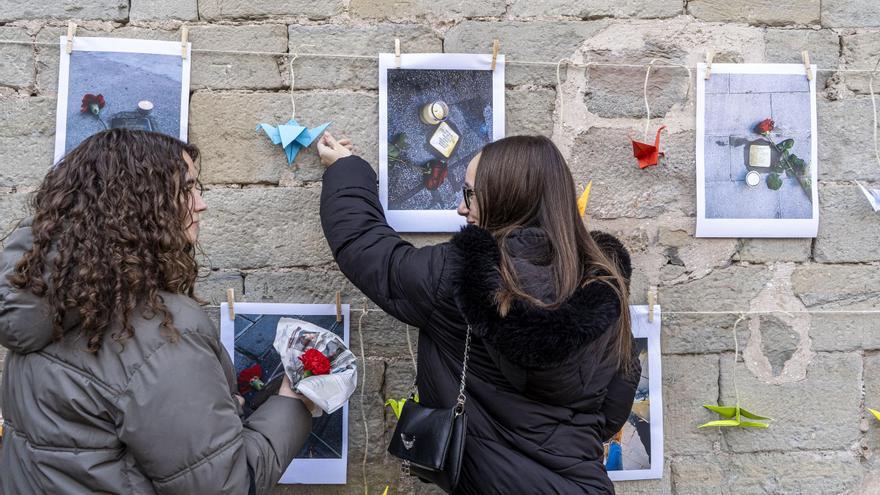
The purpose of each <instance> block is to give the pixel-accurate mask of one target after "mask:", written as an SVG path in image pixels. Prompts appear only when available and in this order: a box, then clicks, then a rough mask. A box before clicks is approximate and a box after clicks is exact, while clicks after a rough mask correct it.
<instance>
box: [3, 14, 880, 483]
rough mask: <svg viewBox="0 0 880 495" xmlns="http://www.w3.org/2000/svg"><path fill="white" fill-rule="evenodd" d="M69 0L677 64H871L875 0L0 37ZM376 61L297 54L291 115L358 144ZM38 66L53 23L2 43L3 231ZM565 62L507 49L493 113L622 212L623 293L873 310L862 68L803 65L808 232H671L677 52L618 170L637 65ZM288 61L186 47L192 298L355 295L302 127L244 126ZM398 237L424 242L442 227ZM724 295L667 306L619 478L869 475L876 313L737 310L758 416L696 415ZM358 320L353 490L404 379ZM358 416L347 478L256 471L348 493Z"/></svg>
mask: <svg viewBox="0 0 880 495" xmlns="http://www.w3.org/2000/svg"><path fill="white" fill-rule="evenodd" d="M69 18H73V19H76V20H78V21H79V23H80V30H79V34H80V35H82V36H109V37H125V38H148V39H167V40H176V39H179V31H178V28H179V26H180V25H181V22H186V23H187V24H188V25H189V26H190V33H191V34H190V39H191V40H192V42H193V46H194V47H195V48H210V49H219V50H223V49H228V50H265V51H273V52H279V51H280V52H284V51H288V50H289V51H301V52H306V51H317V52H326V53H354V54H363V55H374V54H376V53H377V52H382V51H390V50H391V49H392V47H393V40H394V38H395V37H396V38H400V39H401V43H402V47H403V50H404V51H410V52H413V51H419V52H440V51H446V52H483V53H485V52H487V51H489V50H490V47H491V42H492V39H493V38H498V39H500V40H501V47H502V51H503V52H504V53H506V54H507V55H508V56H509V57H510V58H511V59H513V60H514V61H515V60H524V59H526V60H546V61H555V60H557V59H560V58H563V57H564V58H570V59H573V60H578V61H585V60H592V61H614V62H628V63H636V64H642V63H647V62H648V61H650V60H651V59H654V58H657V59H658V60H659V61H661V62H663V61H666V62H672V63H681V64H688V65H693V64H695V63H697V62H700V61H702V58H703V54H704V52H705V50H706V49H707V48H709V47H712V48H714V49H715V51H716V52H717V55H716V58H715V60H716V61H719V62H799V61H800V51H801V50H803V49H808V50H809V51H810V53H811V55H812V60H813V62H814V63H816V64H818V65H819V66H820V67H821V68H841V69H842V68H870V67H873V66H874V63H875V62H876V60H877V58H878V57H880V2H876V1H874V0H821V1H820V0H780V1H777V2H766V1H758V0H743V1H730V0H689V1H687V0H685V1H682V0H488V1H484V2H474V1H470V2H465V1H461V0H436V1H432V2H429V1H427V0H401V1H390V0H273V1H264V2H259V1H252V0H251V1H244V0H201V1H197V0H175V1H171V0H130V1H126V0H70V1H63V2H62V1H58V0H55V1H51V0H50V1H47V2H22V1H19V0H0V40H24V41H39V42H54V41H56V40H57V39H58V36H59V35H60V34H63V33H64V32H65V31H66V27H65V26H66V21H67V19H69ZM306 44H311V45H314V47H304V45H306ZM301 47H302V48H301ZM376 67H377V64H376V63H375V62H374V61H370V60H344V59H326V60H319V59H313V58H304V57H301V58H300V59H299V60H297V62H296V86H297V91H296V98H297V117H298V118H300V119H301V121H303V122H307V123H311V124H316V123H319V122H323V121H325V120H332V121H333V130H334V132H335V133H336V134H344V135H347V136H349V137H351V138H352V139H354V141H355V143H356V146H357V149H358V151H359V152H360V153H361V154H362V155H363V156H364V157H366V158H367V159H368V160H370V161H372V162H376V160H377V156H378V136H377V121H378V113H377V102H378V93H377V88H376V86H377V70H376ZM57 73H58V48H57V47H55V46H38V47H30V46H17V45H0V157H2V160H0V163H2V164H0V226H2V227H3V229H4V231H5V229H8V228H9V227H10V226H11V225H12V224H13V222H14V221H15V220H16V219H18V218H20V217H22V216H23V215H24V214H25V209H24V208H25V206H24V205H25V199H26V196H27V194H28V192H30V191H33V190H34V188H35V187H36V186H37V185H38V183H39V181H40V179H41V178H42V176H43V175H44V173H45V171H46V169H47V167H48V166H49V165H50V164H51V161H52V150H53V140H54V137H53V133H54V121H55V120H54V115H55V97H56V86H57ZM562 75H563V81H564V82H563V84H562V86H561V87H560V88H557V87H556V73H555V69H554V68H553V67H535V66H522V65H511V66H509V67H508V69H507V90H506V91H507V95H506V101H507V124H508V127H507V128H508V133H509V134H521V133H541V134H546V135H550V136H552V137H553V138H554V139H555V140H556V142H557V143H558V144H559V145H560V147H561V148H562V149H563V151H564V152H565V154H566V156H567V157H568V159H569V161H570V162H569V163H570V165H571V168H572V170H573V172H574V175H575V178H576V180H577V181H578V182H580V183H586V181H587V180H589V179H593V181H594V187H593V197H592V201H591V204H590V208H589V210H590V218H589V222H590V224H591V228H600V229H604V230H608V231H611V232H614V233H616V234H618V235H620V236H621V238H622V239H623V240H624V242H625V243H626V245H627V247H628V248H629V249H630V250H631V252H632V254H633V259H634V264H635V276H634V280H633V297H632V299H633V302H634V303H644V302H645V299H646V297H645V294H646V290H647V288H648V287H649V286H651V285H657V286H659V298H660V302H661V303H662V305H663V309H664V310H667V311H675V310H678V311H695V310H706V309H708V310H719V311H725V310H730V311H734V312H735V311H742V310H748V309H752V310H755V309H761V308H764V309H766V308H768V307H782V308H786V309H791V310H800V311H802V310H877V309H878V308H880V250H878V248H877V241H878V238H880V223H878V217H877V215H876V214H874V213H873V212H872V211H871V210H870V208H869V207H868V205H867V204H866V201H865V200H864V199H863V198H862V196H861V193H860V192H859V191H858V189H857V188H856V186H855V184H854V183H853V180H854V179H859V180H863V181H867V182H872V181H873V182H877V181H880V166H878V164H877V163H876V161H875V158H874V153H873V150H872V144H871V126H870V125H871V101H870V98H869V96H868V94H867V91H868V79H867V77H866V76H865V75H864V74H854V73H843V72H837V73H821V74H820V76H819V81H818V82H819V84H818V88H819V90H818V115H819V178H820V181H819V198H820V218H821V220H820V232H819V236H818V237H817V238H816V239H815V240H810V239H794V240H768V239H695V238H694V237H693V232H694V215H695V201H696V197H695V172H694V169H695V165H694V136H695V123H694V91H693V88H690V90H689V87H688V81H687V78H686V76H685V74H684V71H683V70H682V69H656V70H654V71H653V75H652V78H651V84H650V86H649V90H650V97H651V103H652V116H653V118H654V119H655V123H657V122H663V123H665V124H666V125H668V127H669V131H670V132H669V136H668V140H667V143H668V147H667V151H668V162H667V164H666V165H665V166H662V167H655V168H651V169H648V170H645V171H641V170H638V169H637V168H636V166H635V163H634V160H633V159H632V157H631V154H630V153H631V152H630V147H629V141H628V139H627V137H628V135H629V134H631V133H640V132H641V129H642V126H643V118H644V112H645V111H644V107H643V102H642V84H643V77H644V69H642V68H609V67H600V68H592V69H590V70H589V72H587V71H584V70H582V69H569V70H563V71H562ZM288 84H289V76H288V73H287V70H286V66H285V59H283V58H274V57H271V56H243V55H225V54H198V53H196V54H194V56H193V67H192V92H191V102H190V103H191V106H190V136H191V139H192V141H194V142H195V143H197V144H198V145H199V146H200V147H201V149H202V152H203V154H204V157H203V158H204V160H203V164H204V170H203V174H202V177H203V179H204V181H205V182H206V183H207V184H208V185H209V187H210V192H208V193H207V195H206V200H207V202H208V204H209V207H210V209H209V211H208V214H207V215H206V218H205V220H204V227H203V232H202V243H203V246H204V249H205V251H206V252H207V254H208V256H209V260H206V264H207V265H208V266H209V267H210V269H211V270H210V276H209V277H208V278H207V279H206V280H205V281H204V282H203V283H202V285H201V286H200V287H199V292H200V294H201V295H202V297H204V298H206V299H208V300H209V301H211V303H212V304H216V303H217V302H219V300H220V299H221V298H222V297H223V294H224V291H225V288H227V287H233V288H235V290H236V294H238V295H240V298H241V300H246V301H274V302H303V303H327V302H331V301H332V300H333V295H334V293H335V291H337V290H341V291H342V292H343V298H344V300H345V302H349V303H351V304H352V305H354V306H360V305H361V304H362V297H363V296H362V295H361V294H360V293H358V291H357V290H356V289H355V288H353V287H352V286H351V285H350V284H349V283H348V282H347V281H346V280H345V279H344V277H342V276H341V275H340V273H339V272H338V271H337V270H336V268H335V266H334V264H333V261H332V259H331V257H330V253H329V251H328V249H327V246H326V243H325V241H324V239H323V237H322V235H321V231H320V227H319V224H318V200H319V193H320V188H321V184H320V182H319V181H320V178H321V173H322V168H321V167H320V165H319V164H318V161H317V158H316V156H315V153H314V151H313V150H310V151H308V152H306V153H305V156H302V157H301V158H300V159H299V160H298V166H296V167H294V168H289V167H288V166H287V165H286V162H285V160H284V158H283V155H282V154H281V153H280V151H279V150H278V149H277V148H276V147H274V146H272V145H271V144H270V143H269V142H268V141H267V140H266V139H265V137H264V136H262V135H260V134H258V133H256V132H254V126H255V124H256V123H257V122H274V121H279V120H282V119H285V118H286V117H287V116H288V115H289V112H290V106H289V105H290V104H289V99H288V94H287V88H288ZM561 100H564V109H565V112H564V115H560V108H561V106H560V103H561ZM411 239H412V240H413V241H414V242H416V243H417V244H428V243H435V242H440V241H443V240H444V239H445V237H443V236H430V235H417V236H411ZM209 311H210V312H211V313H212V314H214V315H215V317H216V316H217V315H216V313H217V312H218V311H217V310H216V309H213V308H212V309H209ZM355 316H357V313H355ZM736 319H737V315H736V314H730V315H704V316H697V315H667V316H666V317H664V321H663V354H664V359H663V374H664V380H663V381H664V391H663V393H664V403H665V416H666V417H665V427H666V435H665V447H666V459H665V475H664V478H663V479H662V480H657V481H644V482H627V483H618V491H619V493H622V494H648V493H650V494H658V493H659V494H663V493H669V494H673V493H674V494H713V495H714V494H717V493H722V494H733V493H738V494H764V493H768V494H769V493H773V494H781V493H785V494H835V493H854V494H868V493H878V491H877V490H878V486H880V476H878V472H880V456H878V454H880V423H877V422H876V421H874V420H873V419H870V418H869V416H868V415H867V414H866V412H865V406H872V407H875V408H880V323H878V322H880V319H878V318H877V317H876V315H858V314H822V315H819V314H816V315H812V316H804V315H800V314H799V315H791V316H785V315H780V316H779V317H760V318H758V317H753V318H747V319H746V320H744V321H743V322H741V323H740V324H739V326H738V327H737V328H738V334H739V338H740V342H741V344H742V348H743V355H744V361H741V362H740V363H739V365H738V366H737V380H738V385H739V389H740V393H741V395H742V398H743V401H744V404H748V405H749V406H752V407H754V409H756V410H757V411H759V412H760V413H764V414H767V415H769V416H772V417H773V418H775V421H774V422H773V426H771V428H770V429H769V430H766V431H746V430H726V431H719V430H717V429H707V430H698V429H697V428H696V427H697V425H699V424H700V423H703V422H705V421H708V420H710V419H712V415H711V414H709V413H708V412H707V411H705V410H703V409H702V408H701V407H700V406H701V405H702V404H704V403H716V402H718V401H722V402H724V401H730V400H731V397H732V394H733V366H732V363H733V339H732V333H731V332H732V328H733V325H734V322H735V320H736ZM416 333H417V332H413V334H414V337H415V336H416ZM363 336H364V345H365V347H366V349H365V351H366V354H367V356H368V358H367V363H366V369H367V372H368V379H367V385H366V390H365V391H364V392H365V396H364V399H365V400H364V404H365V413H366V417H367V421H368V425H369V431H370V438H369V449H368V451H367V452H366V455H367V459H368V467H367V470H366V473H367V474H366V476H367V480H368V483H369V488H370V493H381V492H382V490H383V489H384V487H385V485H386V484H388V483H390V484H391V485H392V490H391V493H399V491H398V489H397V488H398V486H399V481H398V474H397V473H398V469H397V465H396V463H395V462H394V461H393V460H392V459H390V458H389V457H388V456H387V455H386V454H385V443H386V441H387V439H388V436H389V434H390V432H391V430H392V429H393V419H389V416H392V418H393V415H390V412H389V411H386V410H384V409H383V407H382V403H383V401H384V400H385V398H388V397H400V396H401V395H402V394H403V393H404V390H405V388H406V385H407V384H408V383H409V382H410V380H411V376H412V364H411V362H410V357H409V353H408V351H407V345H406V337H405V332H404V325H403V324H402V323H400V322H397V321H395V320H394V319H392V318H391V317H388V316H386V315H383V314H381V313H378V312H376V313H370V314H369V315H368V316H366V317H365V318H364V320H363ZM352 341H353V343H354V347H355V349H356V350H358V351H359V350H360V349H359V347H358V345H357V339H356V338H354V339H352ZM0 356H2V353H0ZM0 360H2V357H0ZM361 414H362V410H361V406H360V401H359V399H358V396H357V395H356V396H355V398H354V400H352V402H351V414H350V417H351V419H350V442H351V450H350V462H349V468H350V469H349V480H350V482H349V484H348V485H347V486H344V487H308V488H302V487H299V488H298V487H287V488H279V489H278V490H277V493H291V494H292V493H297V494H303V493H309V494H320V495H325V494H331V493H352V494H356V493H363V485H362V482H363V479H362V475H361V460H362V458H363V456H364V445H365V437H364V429H363V425H362V422H361ZM414 490H415V492H418V493H434V491H433V490H431V489H426V488H424V487H418V486H417V487H416V488H415V489H414Z"/></svg>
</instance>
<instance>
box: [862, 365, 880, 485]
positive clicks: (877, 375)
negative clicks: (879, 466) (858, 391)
mask: <svg viewBox="0 0 880 495" xmlns="http://www.w3.org/2000/svg"><path fill="white" fill-rule="evenodd" d="M864 373H865V407H866V408H868V407H870V408H871V409H874V410H875V411H880V353H876V352H875V353H871V354H866V355H865V371H864ZM862 415H863V417H864V419H865V420H866V421H867V423H868V424H870V425H871V427H870V428H868V431H867V432H865V444H866V445H867V448H868V449H869V452H870V455H871V458H873V460H874V462H875V463H876V462H877V460H878V456H880V428H877V427H876V426H877V425H878V423H877V420H876V419H875V418H874V416H873V415H872V414H871V413H870V412H869V411H867V410H865V411H864V412H863V413H862ZM874 473H875V475H876V473H878V471H876V470H875V471H874ZM878 481H880V480H878ZM875 486H880V485H875Z"/></svg>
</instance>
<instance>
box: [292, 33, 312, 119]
mask: <svg viewBox="0 0 880 495" xmlns="http://www.w3.org/2000/svg"><path fill="white" fill-rule="evenodd" d="M304 46H312V47H313V46H315V45H310V44H306V45H299V48H302V47H304ZM297 58H299V49H297V50H296V51H295V52H293V58H291V59H290V62H288V64H287V65H288V67H289V68H290V118H291V119H292V120H295V119H296V100H295V99H294V97H293V87H294V84H295V81H296V75H295V74H294V72H293V63H294V62H296V59H297Z"/></svg>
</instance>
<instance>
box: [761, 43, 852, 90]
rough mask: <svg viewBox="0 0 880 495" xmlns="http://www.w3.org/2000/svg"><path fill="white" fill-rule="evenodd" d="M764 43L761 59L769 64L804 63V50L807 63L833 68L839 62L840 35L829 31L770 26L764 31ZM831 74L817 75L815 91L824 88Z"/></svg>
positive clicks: (822, 73) (823, 67)
mask: <svg viewBox="0 0 880 495" xmlns="http://www.w3.org/2000/svg"><path fill="white" fill-rule="evenodd" d="M764 43H765V45H764V59H765V60H766V61H767V62H768V63H773V64H781V63H791V64H799V63H803V59H802V58H801V52H802V51H803V50H809V52H810V63H813V64H815V65H816V66H817V67H818V68H821V69H831V68H835V67H837V65H838V63H839V62H840V60H839V59H840V36H838V35H837V33H835V32H833V31H830V30H825V29H823V30H820V31H816V30H813V29H772V28H771V29H767V31H766V32H765V33H764ZM831 74H832V73H830V72H819V73H818V74H817V77H816V89H817V91H820V90H821V89H822V88H824V87H825V85H826V82H827V81H828V78H829V77H830V76H831Z"/></svg>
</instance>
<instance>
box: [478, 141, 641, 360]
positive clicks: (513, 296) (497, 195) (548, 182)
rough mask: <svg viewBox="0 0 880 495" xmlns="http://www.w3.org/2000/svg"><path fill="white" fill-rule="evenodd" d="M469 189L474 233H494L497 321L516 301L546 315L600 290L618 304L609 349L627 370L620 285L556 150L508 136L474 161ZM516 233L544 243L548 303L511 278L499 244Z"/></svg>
mask: <svg viewBox="0 0 880 495" xmlns="http://www.w3.org/2000/svg"><path fill="white" fill-rule="evenodd" d="M475 182H476V184H475V187H474V189H475V196H476V200H477V205H478V209H479V223H480V227H482V228H484V229H487V230H488V231H489V232H491V233H492V234H493V236H494V237H495V239H496V241H497V242H498V248H499V251H500V253H501V263H500V267H499V271H500V275H501V281H502V286H501V288H500V289H499V291H498V293H497V294H496V301H497V303H498V308H499V312H500V313H501V314H502V316H504V315H506V314H507V312H508V311H509V310H510V307H511V305H512V304H513V302H514V301H515V300H522V301H525V302H527V303H529V304H531V305H534V306H538V307H543V308H550V309H553V308H557V307H559V306H560V305H562V304H563V303H564V302H565V301H567V300H568V299H569V298H570V297H571V296H572V295H573V294H574V292H575V291H576V290H577V289H578V288H580V287H584V286H586V285H587V284H591V283H604V284H606V285H608V286H609V287H611V289H612V290H614V292H615V293H616V294H617V297H618V300H619V302H620V317H619V318H618V320H617V324H616V329H615V330H616V338H615V345H614V350H615V352H616V354H617V360H618V367H619V368H621V369H628V368H629V366H630V360H631V359H630V353H631V349H632V333H631V327H630V325H631V322H630V317H629V306H628V305H629V294H628V290H627V282H626V279H625V278H624V275H623V274H622V273H621V271H620V269H619V268H618V264H617V260H616V259H613V254H609V253H606V252H604V251H603V250H602V249H601V248H600V247H599V245H598V244H597V243H596V241H595V240H594V239H593V237H592V236H591V235H590V233H589V232H588V231H587V229H586V227H585V226H584V222H583V221H582V219H581V216H580V213H579V212H578V208H577V196H576V194H577V193H576V191H575V186H574V180H573V179H572V176H571V171H570V170H569V168H568V165H567V164H566V162H565V158H564V157H563V156H562V153H561V152H560V151H559V149H558V148H557V147H556V145H555V144H553V142H552V141H551V140H550V139H548V138H546V137H543V136H512V137H507V138H504V139H500V140H498V141H495V142H494V143H490V144H488V145H486V146H485V147H484V148H483V150H482V152H481V154H480V158H479V163H478V165H477V173H476V180H475ZM522 227H539V228H541V229H542V230H543V231H544V233H545V234H546V236H547V239H548V241H549V243H550V247H551V250H552V253H553V257H552V260H551V269H552V273H553V280H554V283H555V289H556V291H555V300H553V301H550V302H545V301H542V300H541V299H539V298H536V297H534V296H532V295H531V294H529V293H528V292H526V291H525V290H524V289H523V287H522V285H521V284H520V281H519V280H518V278H517V274H516V271H515V270H514V268H513V263H512V260H511V256H510V254H509V252H508V250H507V247H506V241H507V238H508V236H509V235H510V234H511V233H512V232H513V231H515V230H517V229H519V228H522Z"/></svg>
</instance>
